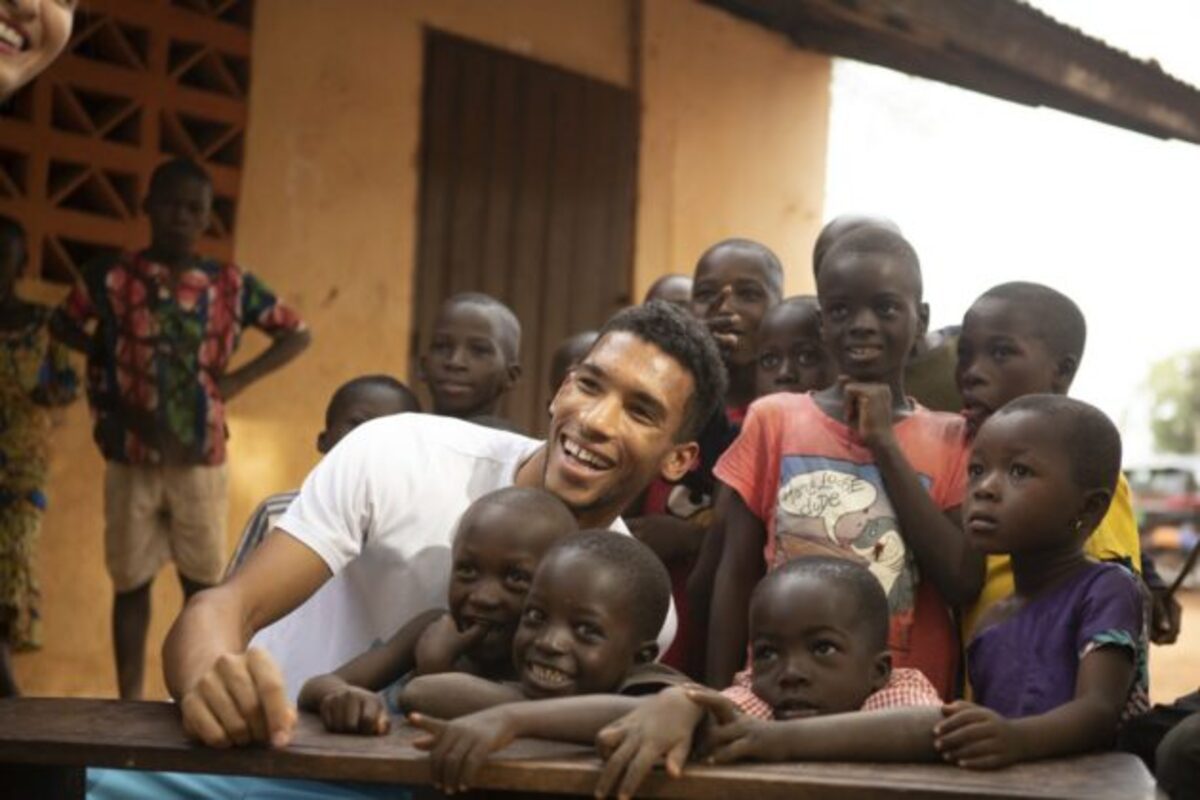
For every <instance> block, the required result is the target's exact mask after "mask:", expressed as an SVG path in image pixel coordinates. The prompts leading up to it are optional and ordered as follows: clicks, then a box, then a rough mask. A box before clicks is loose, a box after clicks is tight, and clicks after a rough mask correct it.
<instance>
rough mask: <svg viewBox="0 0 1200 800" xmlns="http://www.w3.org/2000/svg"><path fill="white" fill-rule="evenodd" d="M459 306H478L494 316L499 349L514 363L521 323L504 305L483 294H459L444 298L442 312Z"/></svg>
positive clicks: (519, 344)
mask: <svg viewBox="0 0 1200 800" xmlns="http://www.w3.org/2000/svg"><path fill="white" fill-rule="evenodd" d="M460 305H470V306H478V307H480V308H483V309H486V310H487V311H488V312H490V313H492V314H493V315H494V316H495V319H496V321H497V322H498V323H499V327H500V343H499V344H500V349H501V351H503V353H504V357H505V358H506V359H508V362H509V363H510V364H511V363H514V362H515V361H516V360H517V357H518V355H519V354H520V352H521V321H520V320H519V319H517V315H516V314H514V313H513V310H512V309H511V308H509V307H508V306H506V305H505V304H504V303H502V302H500V301H499V300H497V299H496V298H495V297H492V296H491V295H490V294H484V293H483V292H459V293H458V294H455V295H451V296H450V297H448V298H446V301H445V302H444V303H442V310H443V311H446V310H448V309H451V308H454V307H455V306H460Z"/></svg>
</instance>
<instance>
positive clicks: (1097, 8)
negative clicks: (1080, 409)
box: [825, 0, 1200, 465]
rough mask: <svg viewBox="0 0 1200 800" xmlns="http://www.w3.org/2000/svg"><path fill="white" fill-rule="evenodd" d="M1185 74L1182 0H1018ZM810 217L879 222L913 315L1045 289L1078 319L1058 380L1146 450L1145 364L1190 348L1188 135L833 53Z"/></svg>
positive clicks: (937, 316) (957, 313) (1192, 73)
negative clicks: (1073, 306)
mask: <svg viewBox="0 0 1200 800" xmlns="http://www.w3.org/2000/svg"><path fill="white" fill-rule="evenodd" d="M1033 4H1034V5H1036V6H1038V7H1039V8H1042V9H1043V10H1044V11H1046V12H1047V13H1048V14H1050V15H1051V16H1054V17H1055V18H1057V19H1059V20H1061V21H1063V22H1066V23H1068V24H1070V25H1072V26H1074V27H1076V28H1079V29H1081V30H1083V31H1085V32H1086V33H1089V34H1091V35H1093V36H1096V37H1098V38H1102V39H1104V40H1105V41H1107V42H1109V43H1110V44H1112V45H1114V46H1116V47H1119V48H1121V49H1123V50H1126V51H1128V52H1130V53H1132V54H1134V55H1136V56H1138V57H1141V58H1155V59H1157V60H1158V61H1159V63H1160V64H1161V65H1162V67H1163V68H1164V69H1165V70H1166V71H1167V72H1169V73H1171V74H1173V75H1175V76H1176V77H1179V78H1181V79H1183V80H1185V81H1188V82H1191V83H1193V84H1196V85H1200V48H1197V47H1195V42H1196V41H1197V40H1198V37H1200V2H1197V0H1141V2H1136V3H1134V2H1129V1H1128V0H1036V2H1034V3H1033ZM827 166H828V172H827V178H826V181H827V183H826V197H825V217H826V219H829V218H832V217H834V216H836V215H838V214H841V213H846V212H854V211H857V212H866V213H878V214H883V215H885V216H889V217H892V218H893V219H895V220H896V221H897V222H898V223H899V224H900V227H901V228H902V229H903V230H904V232H905V235H906V236H907V237H908V238H909V239H910V240H911V241H912V243H913V245H914V246H915V247H916V249H917V252H918V253H919V254H920V256H921V262H922V269H923V270H924V276H925V293H926V297H925V299H926V300H927V301H928V302H929V304H930V307H931V325H932V326H933V327H941V326H943V325H948V324H957V323H959V322H960V321H961V319H962V314H963V312H964V311H965V310H966V308H967V307H968V306H969V305H970V304H971V302H972V301H973V300H974V299H975V298H976V297H977V296H978V295H979V294H981V293H982V292H983V291H984V290H986V289H987V288H989V287H991V286H993V285H995V284H997V283H1001V282H1004V281H1010V280H1032V281H1037V282H1040V283H1045V284H1048V285H1050V286H1053V287H1054V288H1056V289H1059V290H1060V291H1063V292H1064V293H1066V294H1067V295H1069V296H1070V297H1071V298H1072V299H1074V300H1075V302H1077V303H1078V304H1079V305H1080V307H1081V308H1082V309H1083V312H1084V314H1085V316H1086V317H1087V320H1088V342H1087V349H1086V352H1085V354H1084V358H1083V364H1082V366H1081V369H1080V371H1079V374H1078V377H1077V378H1076V381H1075V384H1074V386H1073V387H1072V391H1071V393H1072V394H1073V395H1074V396H1076V397H1079V398H1081V399H1084V400H1087V401H1089V402H1091V403H1094V404H1095V405H1097V406H1099V407H1100V408H1101V409H1103V410H1104V411H1105V412H1107V413H1108V414H1109V416H1110V417H1112V418H1113V420H1114V421H1116V422H1117V423H1118V425H1119V426H1120V427H1121V429H1122V434H1123V435H1124V439H1125V453H1126V458H1125V463H1126V465H1131V464H1135V463H1137V462H1138V461H1139V460H1145V459H1146V458H1148V457H1149V456H1150V454H1151V452H1152V442H1151V439H1150V436H1149V429H1148V422H1147V419H1148V413H1147V407H1148V394H1147V392H1146V390H1145V378H1146V375H1147V373H1148V372H1149V368H1150V364H1151V363H1153V362H1154V361H1156V360H1161V359H1162V358H1165V357H1168V356H1170V355H1173V354H1175V353H1177V352H1180V351H1185V350H1189V349H1196V348H1200V314H1198V313H1197V305H1198V304H1200V296H1198V295H1200V292H1198V290H1200V253H1198V249H1197V247H1196V238H1197V237H1196V236H1195V235H1194V234H1193V230H1195V229H1197V228H1200V219H1198V213H1200V145H1192V144H1187V143H1182V142H1178V141H1163V140H1161V139H1156V138H1153V137H1149V136H1144V135H1142V134H1138V133H1134V132H1132V131H1126V130H1122V129H1120V128H1115V127H1111V126H1108V125H1104V124H1102V123H1098V122H1092V121H1090V120H1086V119H1082V118H1080V117H1075V116H1071V115H1069V114H1065V113H1062V112H1058V111H1053V110H1050V109H1044V108H1031V107H1028V106H1022V105H1019V104H1016V103H1010V102H1007V101H1004V100H998V99H995V98H992V97H989V96H986V95H982V94H978V93H974V92H969V91H966V90H963V89H958V88H955V87H951V86H948V85H946V84H942V83H937V82H934V81H928V80H924V79H921V78H914V77H911V76H908V75H904V74H902V73H898V72H893V71H891V70H887V69H883V68H880V67H874V66H870V65H867V64H862V63H859V62H854V61H846V60H841V59H839V60H838V61H836V62H835V65H834V79H833V96H832V107H831V122H830V140H829V155H828V165H827Z"/></svg>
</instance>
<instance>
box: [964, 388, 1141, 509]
mask: <svg viewBox="0 0 1200 800" xmlns="http://www.w3.org/2000/svg"><path fill="white" fill-rule="evenodd" d="M1009 414H1034V415H1037V416H1039V417H1045V418H1047V419H1049V420H1051V421H1052V422H1053V425H1054V429H1055V430H1056V431H1058V432H1059V436H1060V437H1061V443H1062V445H1063V449H1064V450H1065V452H1066V454H1067V457H1068V458H1069V459H1070V460H1071V474H1072V477H1073V478H1074V480H1075V485H1076V486H1078V487H1079V488H1081V489H1107V490H1108V491H1109V492H1113V491H1116V488H1117V478H1118V476H1120V474H1121V434H1120V432H1119V431H1117V426H1116V425H1114V424H1113V422H1112V420H1110V419H1109V418H1108V415H1106V414H1105V413H1104V412H1103V411H1101V410H1100V409H1098V408H1096V407H1095V406H1093V405H1090V404H1088V403H1085V402H1083V401H1082V400H1076V399H1074V398H1071V397H1066V396H1064V395H1061V394H1027V395H1024V396H1022V397H1018V398H1017V399H1016V400H1013V401H1012V402H1010V403H1006V404H1005V405H1004V406H1002V407H1001V408H1000V410H999V411H997V412H996V413H995V414H993V415H992V417H991V419H995V418H997V417H1004V416H1007V415H1009ZM991 419H989V422H990V421H991ZM986 424H987V423H986V422H985V423H984V425H986Z"/></svg>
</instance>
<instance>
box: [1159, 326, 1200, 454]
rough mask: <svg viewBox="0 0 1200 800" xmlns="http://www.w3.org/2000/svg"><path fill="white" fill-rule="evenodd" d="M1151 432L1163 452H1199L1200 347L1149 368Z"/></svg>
mask: <svg viewBox="0 0 1200 800" xmlns="http://www.w3.org/2000/svg"><path fill="white" fill-rule="evenodd" d="M1148 382H1149V386H1150V397H1151V406H1150V432H1151V433H1152V434H1153V436H1154V444H1155V446H1156V448H1157V449H1158V450H1160V451H1162V452H1164V453H1197V452H1200V350H1196V351H1193V352H1190V353H1177V354H1176V355H1174V356H1171V357H1170V358H1166V359H1163V360H1162V361H1159V362H1156V363H1155V364H1153V365H1152V366H1151V367H1150V378H1149V381H1148Z"/></svg>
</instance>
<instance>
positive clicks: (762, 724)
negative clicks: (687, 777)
mask: <svg viewBox="0 0 1200 800" xmlns="http://www.w3.org/2000/svg"><path fill="white" fill-rule="evenodd" d="M688 696H689V697H691V698H692V700H694V701H695V702H697V703H699V704H700V705H701V706H703V707H704V708H706V709H707V710H708V711H709V712H710V713H711V714H712V715H713V720H714V722H713V724H712V725H710V726H709V728H708V730H707V731H706V733H705V742H704V751H705V753H706V757H705V759H704V760H705V761H706V762H707V763H709V764H728V763H730V762H733V761H747V760H750V761H786V760H788V749H787V736H786V731H785V729H784V727H783V726H781V725H779V724H777V723H774V722H769V721H767V720H762V719H758V718H756V717H751V716H748V715H746V714H742V713H741V712H739V711H738V709H737V707H736V706H735V705H734V704H733V702H732V701H731V700H730V699H729V698H728V697H725V696H724V695H720V694H717V693H716V692H712V691H704V692H689V693H688ZM813 713H814V714H815V713H816V712H815V711H814V712H813Z"/></svg>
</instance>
